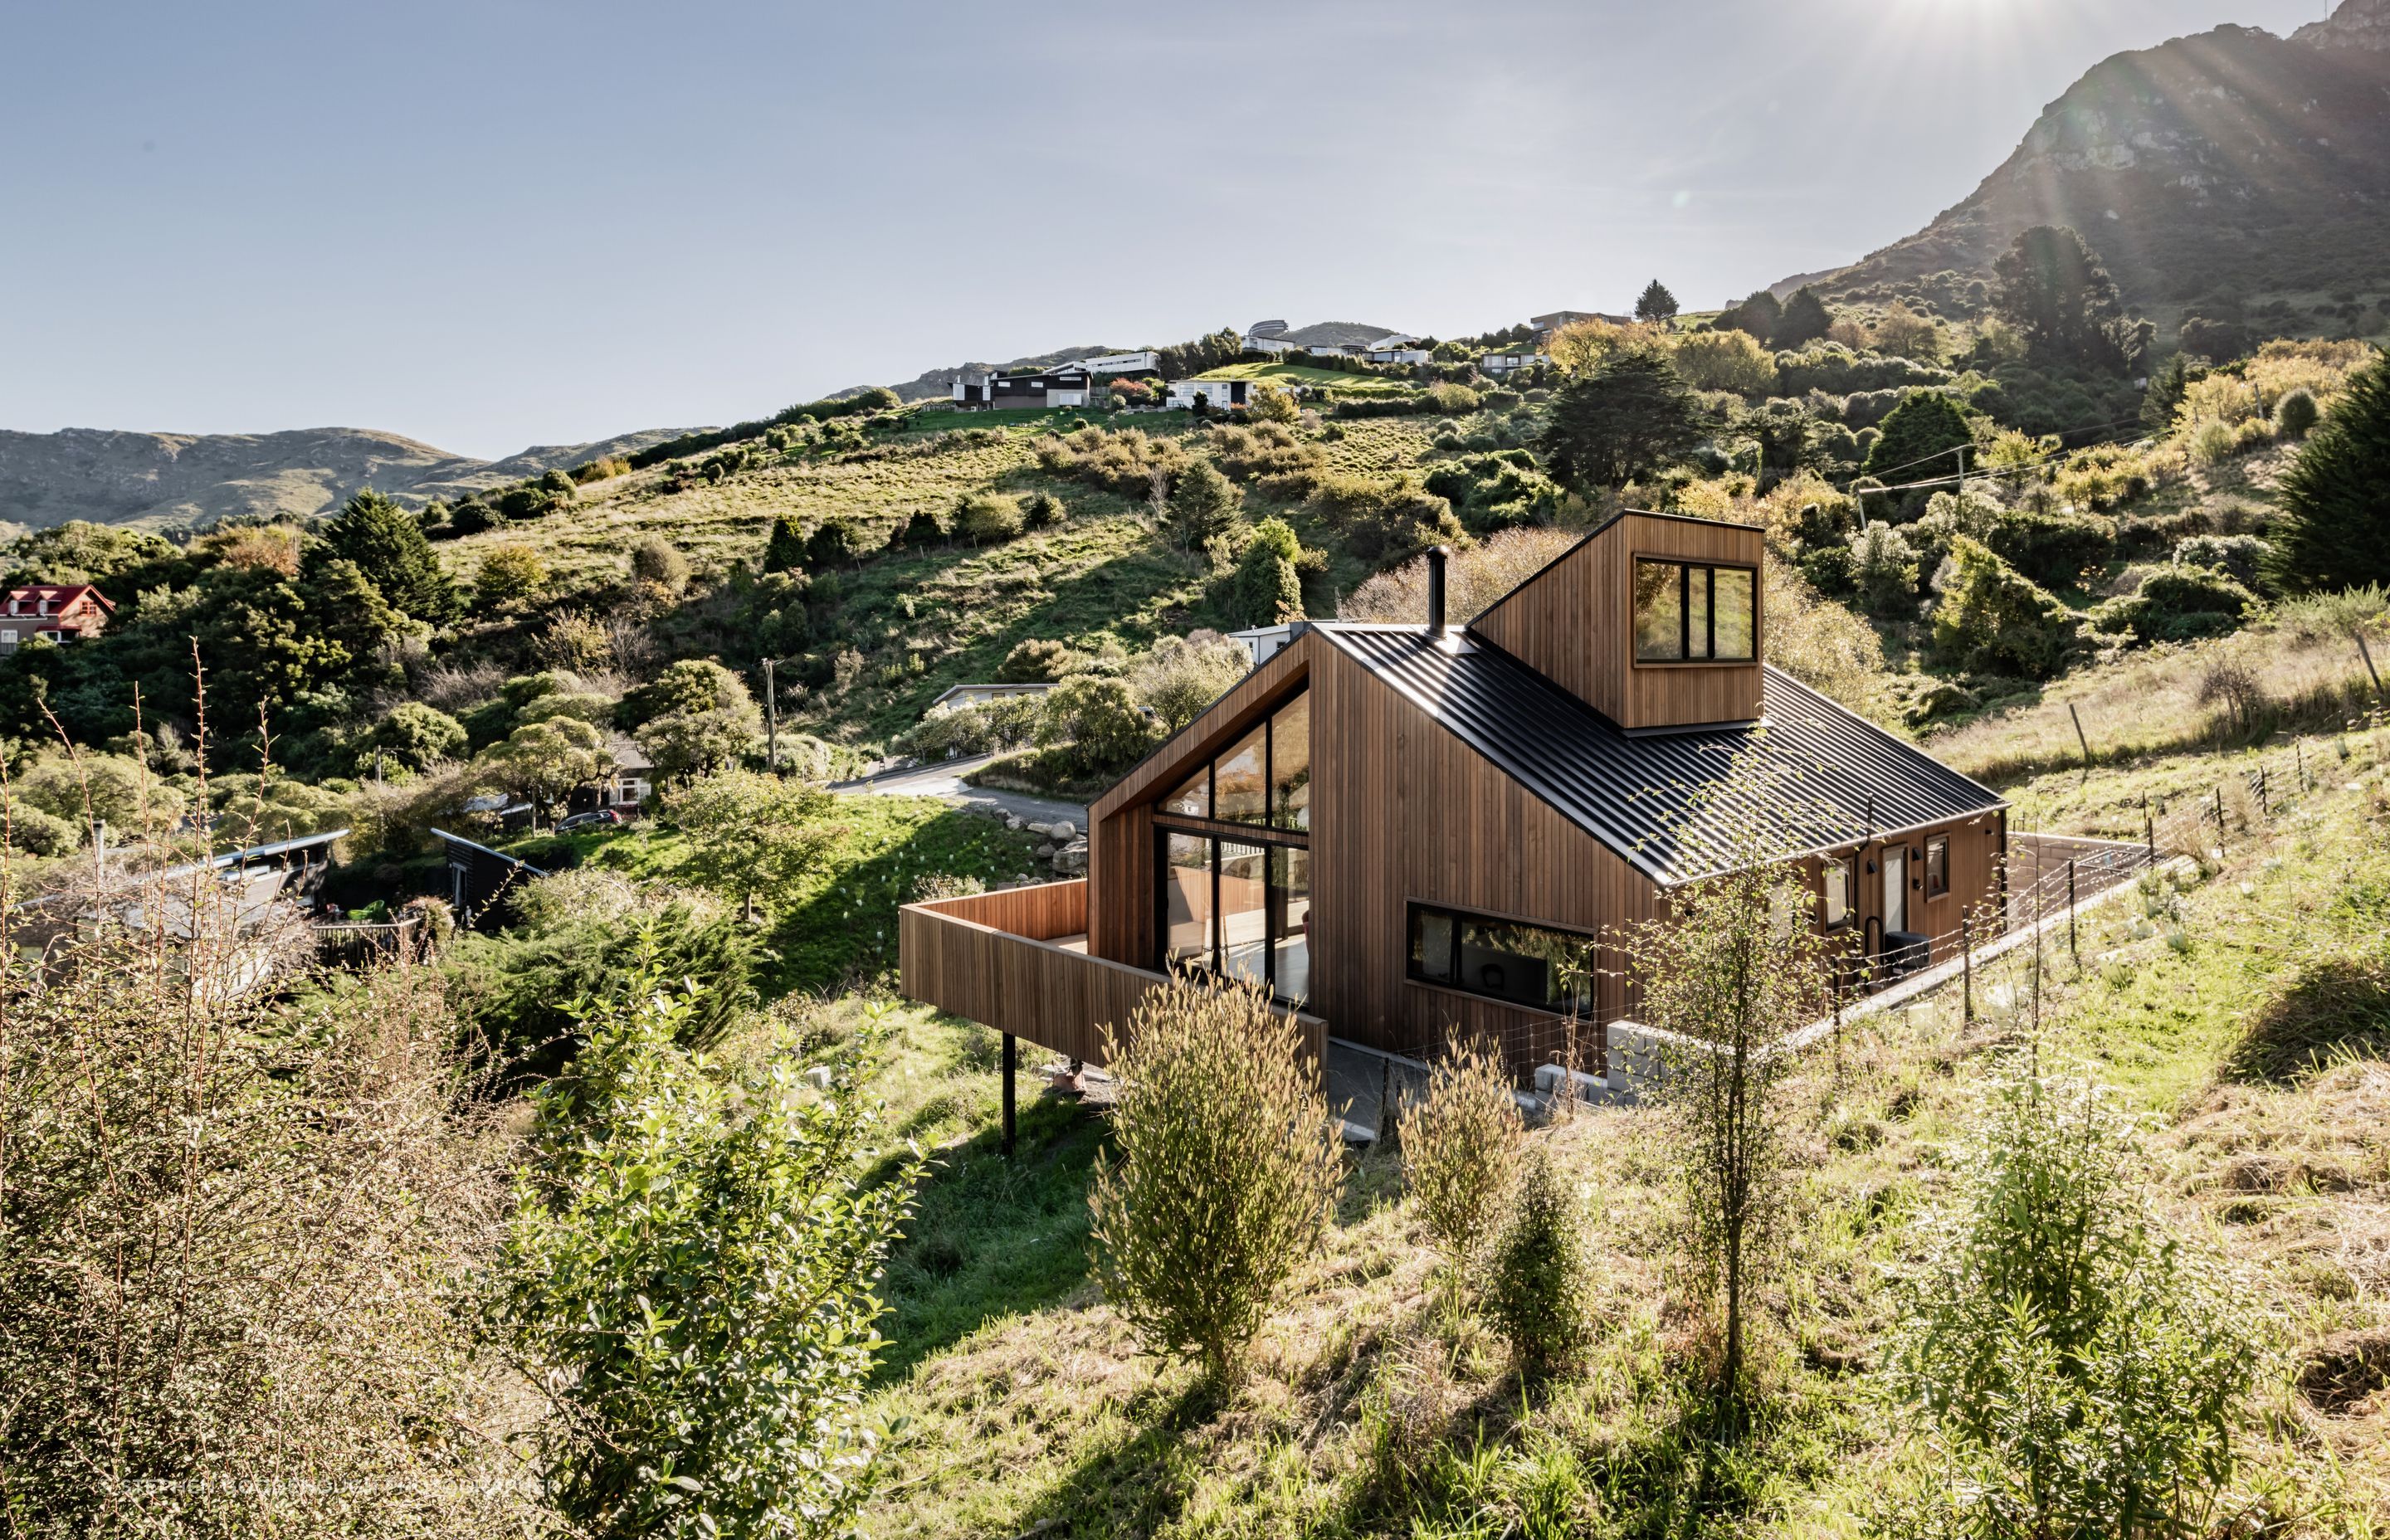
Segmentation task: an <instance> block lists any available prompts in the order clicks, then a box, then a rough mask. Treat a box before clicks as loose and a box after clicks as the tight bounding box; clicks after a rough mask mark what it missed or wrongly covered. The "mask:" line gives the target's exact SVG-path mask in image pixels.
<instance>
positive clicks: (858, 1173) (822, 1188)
mask: <svg viewBox="0 0 2390 1540" xmlns="http://www.w3.org/2000/svg"><path fill="white" fill-rule="evenodd" d="M668 977H669V975H667V974H666V973H664V972H663V971H662V970H661V969H658V968H657V967H656V966H655V965H654V964H653V963H652V961H650V962H649V966H648V967H647V968H646V969H645V970H644V971H643V972H642V974H641V975H640V976H639V977H638V978H637V979H636V980H635V981H634V982H633V983H632V986H631V987H630V989H629V990H628V991H627V992H626V993H627V995H628V999H627V1000H626V1001H625V1003H623V1004H622V1005H620V1006H617V1007H612V1008H609V1009H605V1010H601V1011H599V1012H598V1013H596V1014H594V1015H592V1016H591V1017H590V1018H589V1019H588V1020H587V1022H586V1028H587V1031H588V1035H589V1046H588V1047H587V1048H586V1049H585V1050H584V1052H583V1054H582V1056H581V1059H580V1060H579V1061H578V1062H577V1063H576V1065H575V1066H574V1071H573V1073H572V1075H571V1076H569V1077H568V1078H565V1079H562V1080H559V1081H557V1082H554V1083H552V1084H547V1085H544V1086H541V1087H540V1088H538V1089H537V1090H535V1091H534V1092H533V1095H532V1099H533V1106H534V1107H535V1108H536V1110H537V1117H538V1122H537V1125H536V1128H535V1130H534V1133H533V1152H534V1159H533V1162H532V1163H531V1164H530V1165H529V1166H528V1167H527V1168H525V1169H524V1171H523V1172H522V1173H521V1174H520V1176H519V1177H518V1179H517V1182H516V1190H515V1202H514V1212H513V1215H512V1218H511V1221H510V1223H509V1225H508V1234H507V1270H506V1278H505V1287H504V1291H503V1294H502V1295H501V1298H500V1301H499V1303H498V1306H497V1310H496V1315H497V1317H498V1320H499V1323H500V1324H501V1326H502V1327H503V1328H506V1329H507V1330H508V1333H509V1335H510V1336H511V1339H512V1341H513V1342H514V1345H515V1347H516V1349H517V1351H518V1352H519V1353H520V1354H522V1356H523V1357H524V1358H525V1359H527V1360H528V1361H529V1362H530V1363H531V1364H532V1365H533V1366H535V1367H538V1368H539V1369H541V1370H543V1371H544V1373H543V1374H542V1382H543V1383H544V1384H546V1386H547V1387H548V1391H549V1393H550V1394H551V1395H553V1396H554V1397H556V1398H557V1400H558V1401H559V1403H560V1404H561V1405H563V1406H564V1407H565V1408H568V1409H569V1413H570V1415H569V1416H567V1417H564V1418H558V1419H556V1420H554V1421H553V1422H551V1423H550V1424H549V1425H548V1426H547V1428H546V1434H547V1436H546V1440H545V1444H546V1447H545V1449H544V1450H543V1455H544V1459H543V1461H542V1464H541V1469H542V1471H543V1474H544V1479H545V1481H546V1485H547V1488H548V1491H549V1492H550V1494H551V1495H553V1497H554V1499H555V1501H556V1503H557V1506H558V1507H559V1508H560V1509H562V1510H563V1512H564V1513H565V1514H566V1515H567V1516H568V1517H569V1518H570V1519H572V1521H574V1522H575V1523H576V1524H578V1525H579V1526H582V1527H583V1528H584V1530H585V1532H586V1533H589V1534H598V1535H607V1536H623V1537H628V1536H633V1535H638V1536H647V1535H660V1536H671V1537H675V1540H713V1537H714V1536H715V1535H717V1534H733V1535H755V1536H762V1535H777V1534H838V1533H844V1532H845V1531H847V1530H848V1529H850V1528H851V1527H852V1525H853V1522H854V1516H855V1514H856V1512H857V1510H858V1509H859V1508H860V1507H861V1505H862V1503H863V1500H864V1498H865V1497H866V1496H867V1495H868V1494H869V1491H870V1488H871V1483H872V1479H873V1476H874V1474H875V1472H876V1459H877V1454H878V1450H877V1448H876V1446H875V1441H874V1434H873V1432H872V1431H871V1430H870V1428H869V1427H868V1425H867V1423H866V1422H865V1420H864V1418H863V1415H862V1409H861V1403H862V1398H863V1392H864V1388H865V1386H866V1384H867V1381H868V1380H869V1379H870V1376H871V1372H872V1370H873V1368H874V1367H875V1365H876V1363H877V1361H878V1350H879V1348H880V1339H879V1336H878V1334H877V1333H876V1332H874V1331H873V1329H872V1324H873V1322H874V1321H875V1320H877V1319H878V1317H879V1315H880V1311H881V1308H882V1307H881V1304H880V1301H879V1300H878V1299H876V1298H875V1297H874V1296H873V1295H872V1293H871V1291H870V1285H871V1281H872V1279H873V1278H874V1277H877V1275H878V1272H879V1269H880V1263H881V1261H882V1260H883V1259H884V1258H885V1257H886V1255H887V1252H888V1248H889V1246H890V1244H891V1243H892V1242H893V1240H894V1239H895V1238H896V1234H897V1230H898V1227H899V1226H901V1225H902V1224H903V1222H904V1220H905V1218H906V1215H907V1214H908V1213H911V1209H912V1201H913V1189H914V1186H915V1184H916V1182H917V1181H918V1180H919V1174H920V1170H921V1163H922V1162H921V1157H920V1155H919V1152H918V1151H916V1152H914V1153H912V1154H911V1155H909V1156H899V1157H898V1158H896V1159H895V1160H894V1161H893V1170H892V1171H890V1172H887V1173H886V1174H882V1173H881V1172H880V1170H879V1168H880V1164H881V1161H882V1155H883V1151H881V1150H880V1149H878V1148H876V1147H875V1146H874V1144H873V1143H872V1140H873V1136H874V1130H875V1126H876V1124H877V1123H878V1121H879V1118H880V1104H879V1103H878V1102H877V1101H875V1100H874V1099H873V1098H872V1097H869V1096H868V1094H867V1091H866V1086H867V1083H868V1079H869V1077H870V1075H871V1073H872V1072H874V1071H875V1069H876V1068H877V1065H876V1058H877V1056H878V1054H879V1053H880V1050H881V1048H882V1046H883V1045H884V1041H885V1036H884V1033H881V1032H880V1031H876V1030H867V1031H866V1032H865V1033H860V1034H858V1035H857V1036H856V1037H855V1038H854V1040H852V1042H851V1043H850V1044H849V1045H848V1046H846V1047H845V1048H844V1049H843V1050H842V1052H841V1054H840V1056H839V1057H838V1058H837V1059H835V1060H833V1061H832V1064H831V1067H830V1068H831V1078H830V1081H829V1084H828V1085H827V1086H826V1087H823V1088H822V1089H821V1091H820V1093H819V1094H817V1095H816V1094H812V1093H811V1092H810V1091H809V1089H808V1087H807V1086H806V1084H805V1083H804V1081H803V1078H802V1077H801V1075H800V1072H799V1062H800V1059H801V1057H802V1046H801V1045H800V1044H799V1043H798V1042H796V1041H795V1040H794V1039H793V1037H792V1036H790V1032H791V1031H792V1029H791V1028H789V1027H786V1026H784V1028H783V1035H782V1037H781V1039H780V1041H778V1042H777V1043H776V1044H774V1046H773V1051H772V1052H770V1053H768V1054H766V1055H765V1056H764V1057H763V1058H762V1059H761V1065H762V1068H760V1069H758V1070H756V1071H753V1072H749V1073H746V1074H742V1075H739V1076H736V1077H734V1076H732V1075H729V1074H727V1073H725V1072H722V1071H721V1070H719V1069H717V1068H716V1067H715V1066H714V1065H713V1064H712V1063H710V1062H709V1061H708V1060H707V1059H705V1058H704V1057H703V1056H701V1055H699V1054H694V1053H691V1052H689V1051H688V1050H687V1049H686V1048H684V1047H683V1046H681V1044H682V1043H683V1042H684V1041H685V1040H686V1038H687V1036H688V1028H687V1020H686V1018H687V1001H686V998H685V997H684V998H675V997H673V996H670V995H665V994H664V993H663V987H664V985H665V983H666V981H667V979H668Z"/></svg>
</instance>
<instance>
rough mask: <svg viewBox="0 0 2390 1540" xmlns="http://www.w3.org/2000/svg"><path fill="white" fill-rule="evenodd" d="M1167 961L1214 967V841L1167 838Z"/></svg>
mask: <svg viewBox="0 0 2390 1540" xmlns="http://www.w3.org/2000/svg"><path fill="white" fill-rule="evenodd" d="M1162 930H1163V954H1162V955H1163V961H1165V962H1167V963H1170V964H1173V965H1176V966H1178V967H1189V968H1209V967H1211V966H1212V943H1213V940H1214V932H1213V926H1212V841H1209V840H1207V839H1204V838H1203V837H1202V836H1201V835H1196V834H1168V835H1164V836H1163V866H1162Z"/></svg>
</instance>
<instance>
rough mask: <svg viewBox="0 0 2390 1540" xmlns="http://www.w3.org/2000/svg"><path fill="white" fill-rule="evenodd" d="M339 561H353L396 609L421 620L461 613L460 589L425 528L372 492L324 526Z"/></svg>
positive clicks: (352, 500)
mask: <svg viewBox="0 0 2390 1540" xmlns="http://www.w3.org/2000/svg"><path fill="white" fill-rule="evenodd" d="M324 544H325V545H326V546H327V547H328V549H329V550H330V552H331V554H332V555H333V556H334V557H337V558H342V559H345V560H348V561H353V562H355V563H356V565H357V571H360V572H363V573H364V574H365V577H366V582H368V583H370V584H373V585H374V587H375V588H376V589H377V590H378V591H379V593H380V595H381V597H382V598H383V600H384V601H385V602H387V603H388V604H389V605H390V607H391V608H392V609H393V610H398V611H400V612H401V613H403V614H405V615H409V616H412V617H413V618H414V619H416V620H418V621H435V622H436V621H444V620H447V619H449V618H450V617H452V616H454V615H455V614H456V585H455V584H452V583H450V582H449V581H448V574H447V572H446V571H443V570H442V568H441V566H440V558H438V557H437V556H434V555H433V554H432V552H431V542H430V541H429V540H426V539H425V538H424V536H423V526H422V525H420V524H418V523H417V522H416V520H415V519H414V518H413V516H412V515H410V514H408V513H407V512H406V511H405V509H403V508H401V507H399V506H398V505H397V504H396V503H393V502H392V501H391V500H390V499H389V498H387V497H385V496H383V495H382V494H380V493H379V492H376V491H374V490H373V488H371V487H367V488H366V489H365V490H364V491H362V492H360V493H358V494H356V495H355V496H354V497H352V498H350V499H349V500H348V503H347V505H346V506H344V507H342V508H341V511H340V513H339V514H338V515H337V516H335V517H334V519H333V520H332V521H331V522H330V523H328V524H327V525H325V526H324Z"/></svg>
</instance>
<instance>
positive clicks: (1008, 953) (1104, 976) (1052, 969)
mask: <svg viewBox="0 0 2390 1540" xmlns="http://www.w3.org/2000/svg"><path fill="white" fill-rule="evenodd" d="M896 940H897V953H898V960H899V961H898V966H899V970H900V974H901V977H902V980H903V984H902V987H903V990H904V993H905V995H906V996H907V997H908V998H910V999H915V1000H919V1001H921V1002H922V1003H923V1004H925V1005H932V1006H935V1007H938V1008H939V1009H940V1010H943V1011H945V1012H947V1013H948V1014H950V1015H955V1016H961V1017H965V1018H968V1019H969V1020H973V1021H978V1022H981V1023H983V1025H986V1026H990V1027H994V1028H995V1029H996V1031H998V1032H1001V1033H1010V1034H1011V1035H1013V1036H1015V1037H1020V1038H1023V1039H1025V1040H1027V1041H1029V1042H1031V1043H1034V1044H1036V1045H1037V1046H1039V1047H1042V1048H1047V1049H1049V1050H1051V1051H1052V1052H1055V1053H1058V1054H1062V1055H1065V1056H1067V1057H1069V1058H1072V1059H1083V1060H1085V1061H1086V1062H1087V1063H1089V1064H1102V1063H1104V1062H1106V1061H1107V1058H1108V1056H1107V1055H1106V1054H1105V1052H1104V1032H1103V1029H1104V1027H1106V1026H1107V1025H1109V1026H1111V1028H1112V1029H1113V1030H1114V1031H1119V1030H1121V1029H1122V1028H1124V1027H1125V1026H1126V1024H1127V1022H1128V1019H1129V1017H1130V1016H1131V1015H1132V1014H1133V1013H1134V1012H1135V1011H1136V1009H1137V1007H1138V1006H1139V1005H1140V1004H1142V1003H1143V1001H1144V999H1145V997H1146V995H1148V994H1150V993H1151V992H1152V991H1153V990H1155V989H1157V988H1159V987H1161V986H1162V985H1163V983H1165V982H1168V981H1166V980H1165V979H1164V978H1163V976H1162V975H1161V974H1159V973H1155V972H1151V971H1150V970H1148V969H1141V968H1131V967H1129V966H1128V965H1127V964H1125V963H1117V962H1113V961H1111V960H1110V959H1109V958H1105V957H1092V956H1088V955H1087V882H1086V879H1085V878H1074V879H1071V880H1069V881H1067V882H1046V883H1040V884H1038V885H1036V886H1034V887H1028V888H1008V889H1005V890H1003V891H1002V892H992V893H970V894H967V895H965V896H963V897H960V898H939V899H929V900H925V901H924V902H922V903H919V904H908V905H905V907H904V908H903V909H902V910H901V911H899V912H898V914H897V917H896ZM1292 1014H1293V1016H1294V1019H1295V1020H1296V1021H1297V1022H1299V1023H1300V1024H1301V1025H1302V1026H1303V1028H1304V1046H1305V1047H1306V1048H1307V1050H1308V1051H1309V1052H1310V1054H1311V1056H1312V1060H1313V1062H1314V1063H1320V1064H1324V1063H1325V1062H1326V1054H1327V1023H1325V1022H1324V1021H1321V1020H1319V1019H1318V1018H1317V1017H1315V1016H1306V1015H1304V1014H1303V1013H1302V1012H1299V1011H1297V1012H1293V1013H1292Z"/></svg>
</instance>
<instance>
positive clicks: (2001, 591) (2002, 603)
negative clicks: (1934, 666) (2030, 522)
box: [1934, 534, 2075, 679]
mask: <svg viewBox="0 0 2390 1540" xmlns="http://www.w3.org/2000/svg"><path fill="white" fill-rule="evenodd" d="M1934 587H1935V588H1936V589H1937V590H1938V591H1939V592H1940V594H1941V598H1940V601H1939V602H1938V603H1936V604H1935V605H1934V646H1935V647H1936V648H1940V649H1941V651H1942V653H1943V654H1944V656H1946V657H1947V658H1949V659H1950V660H1952V661H1955V662H1957V663H1958V664H1959V665H1960V666H1961V667H1963V668H1967V669H1970V670H1972V671H1973V672H1975V673H1979V674H2015V675H2018V676H2020V677H2022V678H2027V679H2048V678H2049V677H2051V676H2052V675H2054V674H2057V673H2058V671H2059V669H2060V667H2061V666H2062V664H2063V662H2064V661H2065V657H2066V652H2067V648H2068V647H2069V645H2070V644H2071V642H2072V641H2073V639H2074V630H2075V626H2074V620H2073V617H2071V616H2070V615H2068V613H2067V612H2066V607H2065V606H2064V605H2062V604H2061V603H2059V602H2058V600H2057V599H2056V598H2054V597H2051V595H2050V594H2049V591H2048V590H2047V589H2045V588H2043V587H2041V586H2040V585H2039V584H2037V583H2035V582H2034V581H2033V580H2032V579H2031V578H2028V577H2026V576H2025V575H2024V574H2023V573H2022V572H2019V571H2017V570H2016V569H2015V568H2013V567H2011V566H2010V565H2009V564H2008V563H2007V562H2005V561H2003V560H2001V559H2000V558H1999V556H1998V553H1996V552H1994V551H1993V550H1992V549H1991V548H1990V547H1989V546H1987V545H1983V544H1982V543H1980V542H1978V541H1976V540H1974V539H1972V538H1970V537H1969V536H1967V535H1963V534H1961V535H1956V536H1954V537H1953V538H1952V539H1951V542H1950V555H1949V558H1948V559H1947V560H1946V561H1945V562H1944V563H1943V567H1942V570H1941V571H1939V572H1937V573H1936V574H1935V575H1934Z"/></svg>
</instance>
